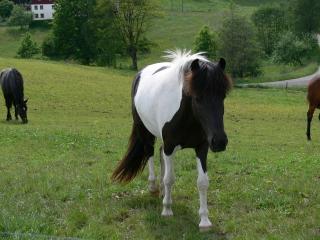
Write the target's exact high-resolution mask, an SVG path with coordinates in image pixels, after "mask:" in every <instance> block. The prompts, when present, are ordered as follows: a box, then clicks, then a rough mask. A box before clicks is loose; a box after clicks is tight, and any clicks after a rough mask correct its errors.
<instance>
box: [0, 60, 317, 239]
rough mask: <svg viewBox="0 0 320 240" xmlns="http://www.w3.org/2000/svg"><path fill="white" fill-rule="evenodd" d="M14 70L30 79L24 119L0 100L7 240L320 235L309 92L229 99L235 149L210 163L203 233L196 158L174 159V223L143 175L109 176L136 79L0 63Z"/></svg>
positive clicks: (184, 154)
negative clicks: (122, 179)
mask: <svg viewBox="0 0 320 240" xmlns="http://www.w3.org/2000/svg"><path fill="white" fill-rule="evenodd" d="M9 66H15V67H17V68H18V69H19V70H20V71H21V72H22V73H23V74H24V77H25V95H26V97H29V111H28V118H29V124H28V125H22V124H20V123H19V122H16V121H12V122H9V123H8V122H6V121H5V120H4V119H5V116H6V109H5V107H4V100H3V99H2V98H0V173H1V174H0V238H3V239H54V238H53V237H52V236H57V237H59V238H55V239H64V238H65V237H70V238H71V237H72V238H73V239H319V238H320V224H319V223H320V165H319V157H320V152H319V149H320V124H319V121H318V120H317V118H316V117H315V120H314V122H313V131H312V133H313V141H312V142H308V141H307V140H306V136H305V129H306V111H307V104H306V100H305V95H306V93H305V91H303V90H276V89H234V90H233V91H232V92H231V93H230V95H229V96H228V98H227V99H226V102H225V128H226V132H227V133H228V137H229V145H228V149H227V151H226V152H223V153H218V154H213V153H210V154H209V156H208V173H209V177H210V187H209V191H208V206H209V212H210V218H211V220H212V222H213V223H214V228H213V229H212V230H211V231H210V232H208V233H200V232H199V230H198V223H199V222H198V221H199V218H198V207H199V203H198V191H197V187H196V174H197V171H196V161H195V156H194V153H193V152H192V151H190V150H183V151H180V152H178V153H177V155H176V158H175V173H176V183H175V185H174V187H173V211H174V214H175V215H174V216H173V217H172V218H162V217H161V216H160V213H161V208H162V206H161V205H162V204H161V202H162V199H160V198H158V197H154V196H151V195H150V194H149V193H148V191H147V176H148V175H147V171H144V172H143V174H142V175H140V176H138V177H137V178H136V179H135V180H134V181H133V182H132V183H130V184H128V185H117V184H114V183H112V182H111V181H110V175H111V173H112V171H113V169H114V168H115V166H116V164H117V162H118V161H119V160H120V159H121V157H122V155H123V154H124V152H125V149H126V145H127V141H128V136H129V133H130V130H131V123H132V120H131V113H130V87H131V80H132V78H133V76H134V73H133V72H130V71H123V70H122V71H120V70H114V69H107V68H97V67H86V66H79V65H72V64H68V63H62V62H61V63H57V62H50V61H47V62H44V61H40V60H19V59H11V58H0V68H5V67H9ZM158 146H159V143H158ZM156 157H157V158H158V157H159V154H158V153H157V156H156ZM157 166H159V164H158V162H157ZM158 172H159V171H158ZM49 236H51V237H49Z"/></svg>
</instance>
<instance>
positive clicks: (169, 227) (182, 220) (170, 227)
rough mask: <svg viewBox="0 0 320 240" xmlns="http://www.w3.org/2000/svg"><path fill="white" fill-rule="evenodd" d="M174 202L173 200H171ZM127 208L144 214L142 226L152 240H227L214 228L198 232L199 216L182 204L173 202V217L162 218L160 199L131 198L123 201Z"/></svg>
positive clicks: (152, 197)
mask: <svg viewBox="0 0 320 240" xmlns="http://www.w3.org/2000/svg"><path fill="white" fill-rule="evenodd" d="M173 201H174V200H173ZM125 205H127V206H128V207H129V208H133V209H138V210H139V211H142V212H143V214H144V216H145V217H144V218H143V221H144V224H145V226H147V227H146V228H147V229H148V231H149V232H150V233H151V235H152V236H154V239H165V240H171V239H217V240H224V239H227V235H226V234H225V233H223V232H222V231H221V229H219V227H217V226H214V227H213V228H212V229H211V230H210V231H208V232H205V233H201V232H200V231H199V227H198V224H199V221H200V219H199V216H198V214H197V212H193V210H191V209H190V208H189V207H188V206H186V205H185V204H183V203H182V202H175V201H174V202H173V205H172V210H173V214H174V216H172V217H162V216H161V210H162V198H159V197H154V196H148V195H146V194H144V195H141V196H133V197H131V198H130V199H127V200H126V201H125Z"/></svg>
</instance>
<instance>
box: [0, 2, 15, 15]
mask: <svg viewBox="0 0 320 240" xmlns="http://www.w3.org/2000/svg"><path fill="white" fill-rule="evenodd" d="M13 6H14V4H13V2H11V1H9V0H2V1H0V17H2V18H3V19H6V18H8V17H10V15H11V12H12V9H13Z"/></svg>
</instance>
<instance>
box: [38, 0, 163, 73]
mask: <svg viewBox="0 0 320 240" xmlns="http://www.w3.org/2000/svg"><path fill="white" fill-rule="evenodd" d="M156 9H157V7H156V3H155V1H154V0H126V1H121V0H56V2H55V15H54V21H53V30H52V33H51V34H50V36H49V37H48V38H47V39H46V40H45V42H44V44H43V54H44V55H46V56H48V57H58V58H65V59H67V58H72V59H77V60H79V61H81V62H82V63H83V64H90V63H96V64H98V65H102V66H104V65H109V66H110V65H115V63H116V60H117V56H129V57H130V58H131V61H132V68H133V69H135V70H136V69H138V57H137V56H138V53H140V52H147V51H149V46H150V41H149V40H148V39H147V38H146V36H145V33H146V31H147V28H148V24H149V23H150V19H151V18H152V17H154V16H155V14H156Z"/></svg>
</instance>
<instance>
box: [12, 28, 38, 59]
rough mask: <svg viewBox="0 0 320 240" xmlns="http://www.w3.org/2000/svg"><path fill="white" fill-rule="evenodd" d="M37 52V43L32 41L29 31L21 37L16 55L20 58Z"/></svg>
mask: <svg viewBox="0 0 320 240" xmlns="http://www.w3.org/2000/svg"><path fill="white" fill-rule="evenodd" d="M37 53H39V48H38V46H37V43H36V42H34V41H32V39H31V35H30V33H28V32H27V33H26V34H25V36H24V38H23V39H22V42H21V45H20V48H19V50H18V53H17V54H18V56H19V57H21V58H31V57H32V56H33V55H35V54H37Z"/></svg>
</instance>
